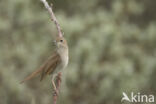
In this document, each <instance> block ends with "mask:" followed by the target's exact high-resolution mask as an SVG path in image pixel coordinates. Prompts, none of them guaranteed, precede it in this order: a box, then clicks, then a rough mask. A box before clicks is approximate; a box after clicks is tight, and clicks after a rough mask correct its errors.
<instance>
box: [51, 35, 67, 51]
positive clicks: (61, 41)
mask: <svg viewBox="0 0 156 104" xmlns="http://www.w3.org/2000/svg"><path fill="white" fill-rule="evenodd" d="M54 43H55V45H56V47H57V49H58V50H59V49H61V50H62V49H68V45H67V41H66V39H65V38H64V37H57V38H56V40H55V42H54Z"/></svg>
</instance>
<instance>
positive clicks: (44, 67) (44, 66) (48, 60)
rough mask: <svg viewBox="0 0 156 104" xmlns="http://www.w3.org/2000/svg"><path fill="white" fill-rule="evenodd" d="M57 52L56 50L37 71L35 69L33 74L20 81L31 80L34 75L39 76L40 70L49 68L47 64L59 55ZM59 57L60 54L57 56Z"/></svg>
mask: <svg viewBox="0 0 156 104" xmlns="http://www.w3.org/2000/svg"><path fill="white" fill-rule="evenodd" d="M56 53H57V52H54V54H52V55H51V56H50V57H49V58H48V59H47V61H46V62H45V63H44V64H43V65H42V66H41V67H40V68H39V69H38V70H36V71H34V72H33V73H32V74H30V75H29V76H27V77H26V78H25V79H24V80H23V81H21V82H20V83H24V82H25V81H27V80H30V79H32V78H33V77H35V76H37V75H38V74H39V73H40V72H42V73H43V72H44V71H45V69H47V65H49V63H50V62H51V61H52V60H53V59H55V57H56V56H57V54H56ZM57 57H58V56H57Z"/></svg>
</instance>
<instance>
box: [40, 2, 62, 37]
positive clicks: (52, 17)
mask: <svg viewBox="0 0 156 104" xmlns="http://www.w3.org/2000/svg"><path fill="white" fill-rule="evenodd" d="M41 2H43V4H44V6H45V8H46V9H47V10H48V12H49V14H50V17H51V20H52V21H54V23H55V25H56V28H57V31H58V36H59V37H62V36H63V34H62V32H61V27H60V24H59V23H58V21H57V19H56V17H55V14H54V13H53V9H52V8H51V7H52V5H51V7H50V6H49V4H48V2H47V1H46V0H41Z"/></svg>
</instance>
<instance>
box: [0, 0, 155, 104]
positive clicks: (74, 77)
mask: <svg viewBox="0 0 156 104" xmlns="http://www.w3.org/2000/svg"><path fill="white" fill-rule="evenodd" d="M48 2H49V3H50V2H53V6H54V7H53V9H54V12H55V15H56V17H57V18H58V21H59V23H60V24H61V27H62V29H63V32H64V34H65V35H64V36H65V37H66V38H67V40H68V45H69V48H70V54H69V55H70V60H69V65H68V67H67V68H66V70H65V72H64V74H63V82H62V85H61V93H60V96H59V99H58V104H121V98H122V92H126V93H127V94H128V95H130V93H131V92H134V93H138V92H140V93H141V94H146V95H149V94H153V95H156V83H155V82H156V0H49V1H48ZM56 34H57V31H56V27H55V25H54V23H53V22H51V21H50V17H49V14H48V12H47V10H46V9H45V8H44V6H43V4H42V3H41V2H40V0H0V104H52V85H51V77H50V76H48V77H47V78H45V80H44V81H42V82H40V81H39V77H40V76H38V77H36V78H34V79H32V80H31V81H28V82H26V83H24V84H22V85H21V84H19V82H20V81H21V80H23V79H24V78H25V77H26V76H27V75H29V74H30V73H31V72H33V71H34V70H36V69H37V68H38V67H39V66H40V65H41V64H42V63H43V62H44V61H45V60H46V59H47V58H48V56H50V55H51V53H52V51H53V49H54V47H53V44H52V41H53V40H54V39H55V35H56ZM141 104H145V103H141ZM146 104H148V103H146ZM150 104H151V103H150Z"/></svg>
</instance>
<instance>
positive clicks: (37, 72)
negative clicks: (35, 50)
mask: <svg viewBox="0 0 156 104" xmlns="http://www.w3.org/2000/svg"><path fill="white" fill-rule="evenodd" d="M43 69H44V67H41V68H39V69H38V70H36V71H35V72H33V73H32V74H30V75H29V76H27V77H26V78H25V79H24V80H23V81H21V82H20V84H22V83H24V82H25V81H27V80H30V79H32V78H33V77H35V76H37V75H38V74H39V73H40V72H41V71H42V70H43Z"/></svg>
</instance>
